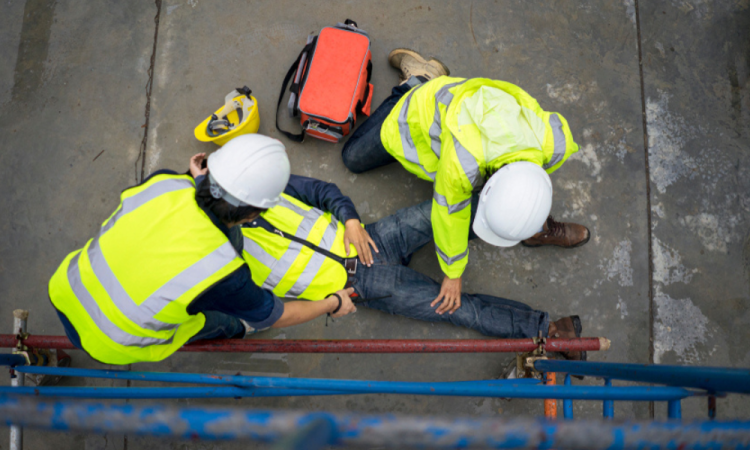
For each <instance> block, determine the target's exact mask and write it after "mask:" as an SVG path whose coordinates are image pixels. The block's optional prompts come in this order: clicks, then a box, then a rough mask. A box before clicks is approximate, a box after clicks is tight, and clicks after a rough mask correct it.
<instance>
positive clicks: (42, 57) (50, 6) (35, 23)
mask: <svg viewBox="0 0 750 450" xmlns="http://www.w3.org/2000/svg"><path fill="white" fill-rule="evenodd" d="M55 5H56V1H55V0H26V5H25V6H24V11H23V25H22V26H21V39H20V41H19V43H18V57H17V59H16V67H15V70H14V73H13V91H12V97H11V98H12V100H13V101H26V100H28V99H29V98H30V96H31V94H33V93H34V92H35V91H36V90H37V89H39V88H40V87H41V86H42V84H43V83H44V77H43V76H44V65H45V62H46V61H47V52H48V50H49V38H50V33H51V31H52V23H53V21H54V15H55Z"/></svg>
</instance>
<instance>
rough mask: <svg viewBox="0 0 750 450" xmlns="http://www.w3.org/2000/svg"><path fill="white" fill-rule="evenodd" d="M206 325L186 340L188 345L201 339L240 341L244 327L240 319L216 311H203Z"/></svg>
mask: <svg viewBox="0 0 750 450" xmlns="http://www.w3.org/2000/svg"><path fill="white" fill-rule="evenodd" d="M203 315H204V316H206V323H205V324H204V325H203V328H202V329H201V330H200V331H199V332H198V334H196V335H195V336H193V337H191V338H190V339H189V340H188V343H190V342H195V341H200V340H203V339H242V338H243V337H245V325H243V324H242V322H240V319H238V318H236V317H234V316H230V315H229V314H224V313H221V312H218V311H203Z"/></svg>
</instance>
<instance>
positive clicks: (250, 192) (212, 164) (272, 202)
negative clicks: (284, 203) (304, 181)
mask: <svg viewBox="0 0 750 450" xmlns="http://www.w3.org/2000/svg"><path fill="white" fill-rule="evenodd" d="M289 174H290V167H289V158H288V157H287V155H286V149H285V148H284V144H282V143H281V141H278V140H276V139H273V138H270V137H268V136H263V135H260V134H245V135H242V136H237V137H236V138H234V139H232V140H230V141H229V142H227V143H226V144H224V146H223V147H221V148H220V149H219V150H217V151H216V152H214V153H212V154H211V155H210V156H209V157H208V177H209V180H210V182H211V195H212V196H213V197H214V198H223V199H224V200H226V202H227V203H229V204H230V205H232V206H247V205H250V206H255V207H256V208H263V209H266V208H272V207H274V206H276V204H278V203H279V196H280V195H281V193H282V192H284V188H285V187H286V185H287V183H288V182H289Z"/></svg>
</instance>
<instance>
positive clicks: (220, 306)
mask: <svg viewBox="0 0 750 450" xmlns="http://www.w3.org/2000/svg"><path fill="white" fill-rule="evenodd" d="M204 156H205V155H204V154H199V155H196V156H194V157H193V158H192V159H191V161H190V175H188V174H184V175H179V174H177V173H176V172H172V171H164V170H162V171H158V172H156V173H154V174H152V175H151V176H150V177H149V178H148V179H146V180H145V181H143V182H142V183H141V184H139V185H138V186H135V187H132V188H129V189H126V190H125V191H123V193H122V195H121V202H120V206H119V207H118V208H117V210H115V212H114V213H113V214H112V215H111V216H110V217H109V219H107V220H106V221H105V222H104V224H103V225H102V227H101V229H100V230H99V233H98V234H97V236H96V237H94V238H93V239H91V240H89V241H88V242H87V243H86V245H85V246H84V247H83V249H80V250H76V251H75V252H73V253H71V254H69V255H68V256H67V257H66V258H65V260H64V261H63V262H62V264H61V265H60V267H59V268H58V269H57V271H56V272H55V274H54V275H53V276H52V279H51V280H50V283H49V296H50V300H51V301H52V304H53V305H54V307H55V308H56V309H57V312H58V315H59V317H60V320H61V321H62V323H63V325H64V327H65V331H66V333H67V335H68V337H69V338H70V340H71V341H72V342H73V344H74V345H75V346H76V347H78V348H81V349H83V350H85V351H86V352H87V353H88V354H89V355H91V356H92V357H93V358H94V359H96V360H98V361H101V362H103V363H106V364H130V363H134V362H140V361H160V360H162V359H164V358H166V357H167V356H169V355H171V354H172V353H174V352H175V351H177V349H179V348H180V347H182V345H183V344H185V343H186V342H190V341H194V340H198V339H210V338H241V337H244V336H245V335H246V334H247V333H252V332H254V331H255V330H258V329H264V328H268V327H275V328H279V327H286V326H291V325H296V324H300V323H304V322H307V321H309V320H312V319H314V318H316V317H319V316H321V315H324V314H327V313H332V315H333V316H334V317H338V316H343V315H346V314H348V313H350V312H353V311H354V310H355V308H354V305H353V304H352V303H351V300H350V298H349V296H348V294H349V293H350V292H351V291H345V290H343V289H340V290H338V289H337V290H334V291H330V292H327V293H326V294H330V293H331V292H335V291H338V292H337V293H336V294H335V295H331V296H329V297H328V298H325V299H324V300H322V301H319V302H307V301H304V302H302V301H296V302H288V303H286V304H284V303H282V302H281V301H280V300H279V299H278V297H276V296H275V295H274V294H273V293H272V292H270V291H267V290H263V289H261V288H259V287H258V286H257V285H255V283H253V281H252V278H251V276H250V271H249V268H248V266H247V264H245V262H244V261H243V259H242V257H240V256H239V253H238V252H239V251H241V249H235V247H234V246H233V242H232V241H230V235H233V234H236V236H240V233H239V230H238V228H237V227H234V226H235V225H240V224H242V223H245V222H247V221H249V220H252V219H254V218H256V217H257V216H258V214H259V213H260V212H262V211H265V210H266V209H268V208H273V207H274V206H276V204H277V203H278V202H279V195H280V194H281V192H282V190H283V189H284V187H285V186H286V184H287V180H288V179H289V160H288V158H287V155H286V152H285V149H284V146H283V144H281V143H280V142H279V141H277V140H275V139H271V138H269V137H265V136H261V135H257V134H252V135H244V136H239V137H237V138H235V139H232V140H231V141H229V142H228V143H227V144H225V145H224V146H223V147H222V148H221V149H219V150H218V151H216V152H215V153H213V154H212V155H211V156H210V157H209V158H208V169H201V163H202V162H203V159H204ZM207 170H208V171H210V173H208V175H207V176H206V173H207ZM194 177H195V178H196V179H197V180H194ZM196 181H197V182H196ZM196 186H197V188H196ZM233 227H234V228H233ZM230 229H234V230H236V233H230ZM234 241H235V242H239V243H241V241H242V239H241V237H240V238H239V239H234ZM315 299H316V300H320V299H323V296H321V297H316V298H315Z"/></svg>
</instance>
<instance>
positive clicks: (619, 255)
mask: <svg viewBox="0 0 750 450" xmlns="http://www.w3.org/2000/svg"><path fill="white" fill-rule="evenodd" d="M632 251H633V244H632V243H631V242H630V240H628V239H625V240H623V241H620V242H619V243H618V244H617V246H616V247H615V249H614V251H613V252H612V258H611V259H609V260H607V259H604V260H602V262H601V263H599V268H600V269H602V271H603V272H604V275H605V276H606V277H607V280H612V279H613V278H618V279H619V281H618V283H619V284H620V286H632V285H633V268H632V267H631V263H630V254H631V252H632ZM598 283H599V284H601V280H599V281H598Z"/></svg>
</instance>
